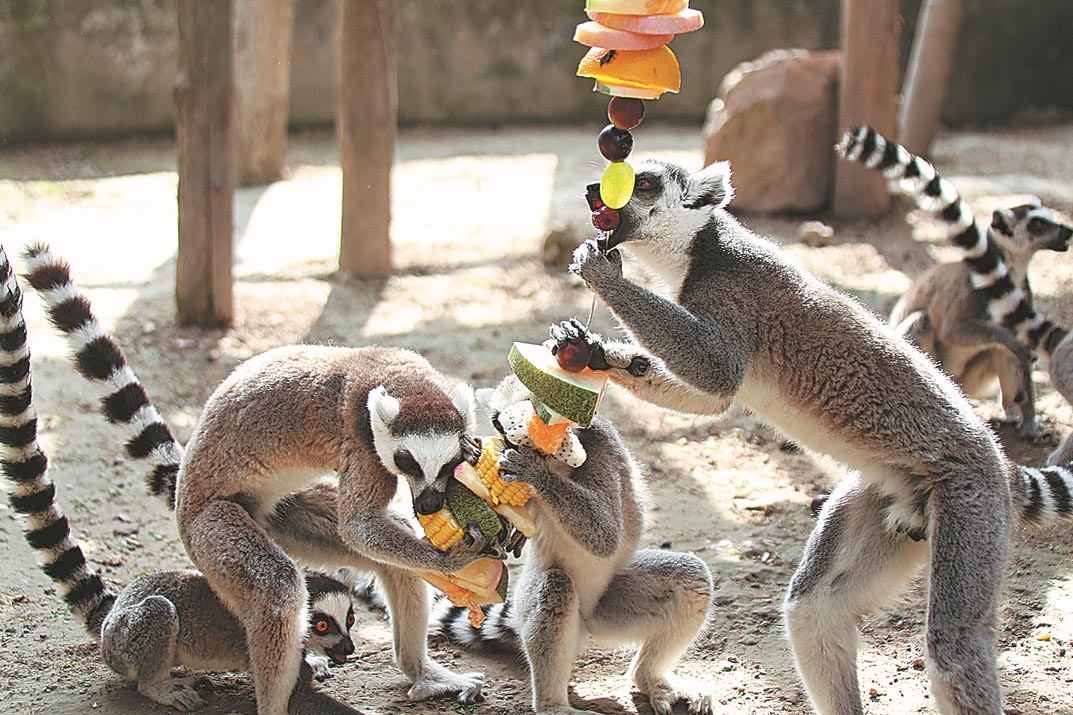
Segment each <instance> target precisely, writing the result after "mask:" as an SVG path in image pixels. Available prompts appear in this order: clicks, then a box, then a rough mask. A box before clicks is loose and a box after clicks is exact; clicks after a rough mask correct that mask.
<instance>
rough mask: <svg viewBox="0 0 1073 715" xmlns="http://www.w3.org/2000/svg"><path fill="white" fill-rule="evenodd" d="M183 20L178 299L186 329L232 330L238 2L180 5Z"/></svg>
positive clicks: (189, 0) (178, 95)
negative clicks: (233, 121) (233, 119)
mask: <svg viewBox="0 0 1073 715" xmlns="http://www.w3.org/2000/svg"><path fill="white" fill-rule="evenodd" d="M178 15H179V76H178V80H177V82H176V86H175V103H176V109H177V112H176V143H177V145H178V150H179V255H178V260H177V261H176V267H175V300H176V303H177V305H178V311H179V322H180V323H182V324H184V325H201V326H206V327H208V326H220V325H229V324H230V323H231V319H232V307H231V289H232V286H231V260H232V258H231V254H232V243H231V242H232V237H231V233H232V216H231V211H232V202H233V200H234V193H235V171H234V166H235V164H234V140H233V132H232V124H231V113H232V103H233V101H234V74H233V62H232V58H233V56H234V44H233V43H234V38H233V35H232V32H231V20H232V3H231V2H230V0H224V1H223V2H203V1H202V0H179V3H178Z"/></svg>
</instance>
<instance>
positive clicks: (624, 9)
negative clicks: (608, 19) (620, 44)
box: [585, 0, 689, 15]
mask: <svg viewBox="0 0 1073 715" xmlns="http://www.w3.org/2000/svg"><path fill="white" fill-rule="evenodd" d="M687 7H689V0H586V2H585V11H586V12H588V11H589V10H592V11H593V12H613V13H616V14H620V15H669V14H671V13H675V12H681V11H682V10H685V9H686V8H687Z"/></svg>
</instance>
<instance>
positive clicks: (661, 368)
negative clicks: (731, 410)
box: [602, 342, 731, 415]
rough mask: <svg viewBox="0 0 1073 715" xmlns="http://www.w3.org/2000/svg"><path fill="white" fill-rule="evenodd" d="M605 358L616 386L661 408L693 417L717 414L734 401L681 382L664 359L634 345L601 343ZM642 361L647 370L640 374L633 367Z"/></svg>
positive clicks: (609, 374) (609, 373)
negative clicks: (668, 367) (639, 360)
mask: <svg viewBox="0 0 1073 715" xmlns="http://www.w3.org/2000/svg"><path fill="white" fill-rule="evenodd" d="M602 346H603V350H604V359H605V360H606V361H607V364H608V370H607V373H608V376H609V377H610V378H611V381H612V382H614V383H615V384H616V385H619V386H620V387H622V388H624V389H626V390H627V391H629V392H630V394H632V395H633V396H634V397H636V398H638V399H640V400H644V401H645V402H650V403H652V404H653V405H656V406H658V407H663V408H666V409H668V410H675V411H677V412H688V413H690V414H694V415H718V414H722V413H723V412H724V411H725V410H726V409H727V408H728V407H730V403H731V399H730V398H729V397H726V396H725V395H713V394H711V393H710V392H701V391H700V390H697V389H696V388H694V387H693V386H692V385H689V384H687V383H685V382H682V381H681V380H679V379H678V378H677V377H675V376H674V375H673V374H671V372H670V371H669V370H668V369H667V366H666V365H665V364H664V363H663V361H662V360H660V359H659V358H657V357H655V356H654V355H648V354H646V353H645V352H644V351H642V350H641V349H640V348H638V347H637V346H636V345H634V344H633V343H626V342H610V343H602ZM638 358H643V359H644V360H646V361H647V364H648V367H647V369H646V370H645V371H644V372H642V373H641V374H639V375H638V374H635V373H636V372H638V371H637V370H636V369H633V370H631V369H630V366H631V365H636V364H637V359H638Z"/></svg>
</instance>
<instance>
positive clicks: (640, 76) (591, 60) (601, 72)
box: [577, 45, 682, 99]
mask: <svg viewBox="0 0 1073 715" xmlns="http://www.w3.org/2000/svg"><path fill="white" fill-rule="evenodd" d="M577 74H578V76H579V77H591V78H593V79H594V80H596V81H597V82H598V83H601V84H604V85H607V86H612V87H634V88H637V89H647V90H658V91H659V92H660V93H662V92H677V91H678V90H679V89H681V88H682V71H681V68H680V67H679V66H678V58H677V57H675V56H674V53H673V52H671V49H670V48H669V47H667V46H666V45H664V46H662V47H657V48H655V49H654V50H609V49H607V48H606V47H593V48H591V49H589V51H588V52H586V53H585V56H584V57H582V58H581V62H579V63H578V67H577ZM648 98H651V97H641V99H648Z"/></svg>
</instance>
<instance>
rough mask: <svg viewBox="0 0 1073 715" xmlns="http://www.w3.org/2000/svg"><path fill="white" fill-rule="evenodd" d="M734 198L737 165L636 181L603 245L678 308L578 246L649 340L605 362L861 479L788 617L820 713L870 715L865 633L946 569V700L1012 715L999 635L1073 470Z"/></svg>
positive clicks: (936, 688)
mask: <svg viewBox="0 0 1073 715" xmlns="http://www.w3.org/2000/svg"><path fill="white" fill-rule="evenodd" d="M596 192H598V185H595V184H594V185H592V186H590V187H589V194H588V195H589V197H590V203H591V202H592V196H593V195H594V194H595V193H596ZM731 193H732V192H731V188H730V181H729V165H727V164H725V163H723V164H714V165H712V166H710V167H708V168H707V169H704V170H702V171H700V172H697V173H695V174H690V173H689V172H687V171H686V170H684V169H682V168H681V167H678V166H675V165H672V164H665V163H662V162H644V163H642V164H641V165H639V166H638V167H637V173H636V186H635V189H634V194H633V198H632V199H631V200H630V202H629V203H628V204H626V206H625V207H624V208H622V209H621V210H620V211H619V214H620V217H619V226H618V228H617V229H615V230H614V231H613V232H611V233H610V235H609V236H607V239H606V242H605V245H606V246H607V247H608V248H612V247H615V246H620V247H621V249H622V250H626V251H628V252H629V253H630V254H632V255H633V256H635V257H637V258H639V259H640V260H641V261H642V262H643V263H644V264H645V265H646V266H647V267H648V268H649V269H651V270H652V272H654V273H655V274H656V275H657V276H658V277H659V278H660V279H662V283H663V284H664V287H665V288H666V292H665V294H664V295H662V296H661V295H657V294H656V293H653V292H652V291H649V290H647V289H645V288H643V287H641V286H640V285H638V284H636V283H633V282H631V281H629V280H627V279H626V278H625V277H624V276H623V273H622V262H621V261H622V259H621V257H620V256H619V252H618V251H617V250H611V251H608V252H605V251H604V250H602V249H601V247H600V246H598V244H597V242H596V241H595V240H590V241H586V242H585V243H583V244H582V245H581V246H579V247H578V248H577V249H576V251H575V253H574V263H573V264H572V266H571V270H572V271H574V272H576V273H578V274H579V275H580V276H581V277H582V279H584V281H585V282H586V283H587V284H588V286H589V287H590V288H591V289H593V290H594V291H595V292H596V293H597V294H598V295H599V296H600V297H601V298H603V300H604V302H605V303H606V304H607V305H608V307H610V309H611V311H612V312H613V313H614V315H615V316H616V317H617V319H618V320H619V322H620V323H621V324H622V325H623V326H624V328H625V329H626V330H627V332H628V333H629V335H630V336H631V339H632V341H633V343H609V344H607V345H604V349H603V350H602V351H597V352H602V355H601V358H602V359H605V360H606V361H607V362H608V363H610V364H611V365H612V367H611V370H610V376H611V379H612V380H613V381H614V382H615V383H616V384H618V385H621V386H622V387H624V388H626V389H627V390H628V391H629V392H631V393H633V394H634V395H635V396H636V397H639V398H641V399H645V400H648V401H650V402H653V403H656V404H659V405H663V406H666V407H669V408H671V409H675V410H680V411H684V412H695V413H701V414H718V413H721V412H723V411H724V410H726V409H727V407H728V406H729V405H730V404H731V403H732V402H738V403H739V404H741V405H742V406H744V407H746V408H747V409H749V410H751V411H752V412H753V413H754V414H756V415H757V416H758V417H760V418H761V419H763V420H765V421H766V422H768V423H770V424H772V425H773V426H775V427H777V428H779V429H780V430H782V431H783V432H785V433H786V434H787V435H788V436H789V437H790V438H791V439H793V440H794V442H796V443H797V444H799V445H802V446H803V447H807V448H810V449H814V450H816V451H818V452H821V453H826V454H828V455H830V456H831V457H833V458H835V459H837V460H839V461H841V462H843V463H844V464H846V465H847V466H848V467H850V468H851V469H852V470H854V471H853V472H851V476H849V477H848V478H847V479H846V480H844V481H843V483H842V484H841V485H840V486H839V487H838V488H837V489H836V490H835V492H834V493H833V494H832V496H831V498H830V499H829V500H828V501H827V503H826V504H825V505H824V507H823V509H822V511H821V513H820V516H819V520H818V522H817V525H816V528H815V530H814V531H813V533H812V535H811V536H810V537H809V540H808V543H807V544H806V546H805V551H804V554H803V556H802V559H801V564H800V566H799V567H798V569H797V572H796V573H795V574H794V577H793V579H792V582H791V585H790V589H789V592H788V595H787V598H786V602H785V617H786V629H787V633H788V635H789V638H790V642H791V645H792V647H793V651H794V655H795V657H796V660H797V666H798V671H799V673H800V674H801V676H802V678H803V679H804V683H805V686H806V688H807V689H808V692H809V696H810V697H811V699H812V702H813V704H814V705H815V707H816V709H817V710H819V711H820V712H821V713H841V714H844V713H860V712H861V702H860V692H859V689H858V683H857V672H856V671H857V669H856V637H857V634H856V622H857V619H858V618H859V617H860V616H861V614H864V613H867V612H869V611H871V610H873V609H874V608H875V607H877V606H878V605H879V604H880V603H881V602H883V601H884V600H886V599H887V598H889V596H890V595H891V594H892V593H893V592H895V591H896V590H897V588H898V587H899V586H900V585H901V584H903V583H904V582H905V581H906V580H907V579H908V578H909V576H910V575H911V574H912V573H913V572H914V571H915V569H916V567H918V566H919V565H920V564H921V563H924V562H925V561H927V560H928V559H927V557H928V556H929V554H930V562H929V564H930V566H929V570H930V594H929V605H928V617H927V662H928V669H929V673H930V674H931V678H932V686H933V690H932V694H933V695H934V696H935V700H936V703H937V704H938V707H939V709H940V711H941V712H943V713H947V714H953V713H957V714H959V715H967V714H969V713H972V714H973V715H979V714H980V713H989V714H990V715H1000V713H1001V712H1002V705H1001V700H1002V695H1001V688H1000V686H999V682H998V677H997V674H996V672H995V662H994V661H995V654H994V644H993V639H994V636H993V632H992V626H993V624H994V621H995V612H996V604H997V600H998V594H999V588H1000V584H1001V582H1002V577H1003V571H1004V567H1005V563H1006V555H1007V550H1008V548H1009V542H1010V528H1011V525H1012V523H1013V522H1015V521H1023V522H1028V523H1037V522H1043V521H1047V520H1050V519H1055V518H1060V517H1069V516H1071V511H1073V494H1071V486H1073V472H1071V470H1070V468H1069V467H1068V466H1066V467H1046V468H1043V469H1032V468H1028V467H1018V466H1016V465H1014V464H1013V463H1011V462H1010V461H1009V460H1008V459H1007V458H1006V456H1005V454H1004V453H1003V451H1002V449H1001V447H1000V446H999V444H998V442H997V440H996V438H995V437H994V435H993V433H992V432H991V430H990V429H989V428H988V427H987V425H985V424H984V423H983V422H982V421H981V420H980V418H979V417H977V415H976V414H974V413H973V410H972V407H971V405H970V404H969V403H968V401H967V400H966V399H965V398H964V396H963V395H962V394H961V392H960V391H959V390H958V388H957V387H956V385H954V383H953V382H952V381H951V379H950V378H949V377H948V376H947V375H946V374H945V373H943V372H942V371H941V370H940V369H939V368H938V367H937V366H936V365H935V364H934V363H933V362H931V360H929V359H928V358H927V357H925V356H924V355H923V354H922V353H921V352H919V351H918V350H916V349H914V348H912V347H911V346H910V345H909V344H908V343H907V342H906V341H904V340H902V339H900V338H899V337H897V336H896V335H895V334H894V332H893V331H892V330H891V329H890V328H889V327H888V326H887V325H885V324H884V323H882V322H881V321H880V320H878V319H877V318H876V317H875V316H873V315H872V314H871V313H870V312H869V311H868V310H866V309H865V308H864V307H863V306H861V305H859V304H858V303H857V302H856V301H854V300H852V299H851V298H849V297H847V296H846V295H844V294H842V293H840V292H839V291H837V290H835V289H834V288H832V287H831V286H829V285H827V284H825V283H823V282H822V281H820V280H818V279H816V278H814V277H813V276H811V275H809V274H807V273H805V272H804V271H803V270H801V269H800V268H799V267H797V266H795V265H794V264H793V263H792V262H791V261H789V260H787V259H785V258H783V257H782V255H781V254H780V251H779V249H778V248H777V246H776V245H775V244H774V243H772V242H771V241H768V240H766V239H763V238H760V237H758V236H756V235H755V234H753V233H751V232H750V231H749V230H748V229H746V228H745V227H744V226H742V225H741V224H740V223H738V222H737V221H736V220H735V219H734V218H733V217H732V216H731V215H730V214H729V213H728V212H727V211H726V210H724V207H725V206H726V204H727V202H728V201H729V199H730V196H731ZM564 329H565V326H564ZM639 351H640V352H642V353H643V352H647V353H648V354H649V356H650V367H649V369H648V370H647V371H645V372H644V373H643V374H642V375H640V376H635V375H633V374H631V373H630V372H629V370H628V369H626V367H627V366H629V365H631V363H632V362H633V360H634V358H635V357H637V356H638V354H639ZM920 535H924V536H926V539H918V538H914V537H919V536H920Z"/></svg>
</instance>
